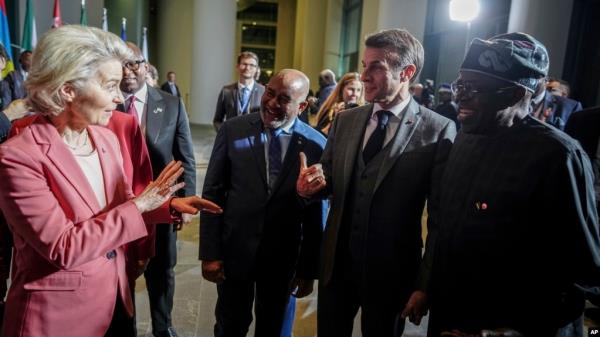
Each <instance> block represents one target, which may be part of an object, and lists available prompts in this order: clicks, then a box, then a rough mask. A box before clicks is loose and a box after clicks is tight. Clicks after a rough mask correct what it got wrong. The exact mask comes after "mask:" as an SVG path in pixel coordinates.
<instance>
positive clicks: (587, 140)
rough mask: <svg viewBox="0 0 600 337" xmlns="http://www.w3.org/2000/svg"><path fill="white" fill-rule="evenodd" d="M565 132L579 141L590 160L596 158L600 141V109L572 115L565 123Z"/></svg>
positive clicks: (591, 109) (595, 108)
mask: <svg viewBox="0 0 600 337" xmlns="http://www.w3.org/2000/svg"><path fill="white" fill-rule="evenodd" d="M565 132H566V133H567V134H569V136H571V137H573V138H575V139H577V140H578V141H579V143H580V144H581V147H583V149H584V150H585V152H586V153H587V155H588V157H590V159H592V160H593V159H594V158H596V151H597V150H598V140H600V107H593V108H589V109H585V110H582V111H578V112H577V113H574V114H573V115H572V116H571V118H569V121H568V122H567V126H566V127H565Z"/></svg>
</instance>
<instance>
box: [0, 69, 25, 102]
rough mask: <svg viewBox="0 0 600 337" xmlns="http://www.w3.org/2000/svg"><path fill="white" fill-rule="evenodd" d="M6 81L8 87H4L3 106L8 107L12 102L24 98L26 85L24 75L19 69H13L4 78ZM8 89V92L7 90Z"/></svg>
mask: <svg viewBox="0 0 600 337" xmlns="http://www.w3.org/2000/svg"><path fill="white" fill-rule="evenodd" d="M2 81H3V82H5V83H6V86H7V88H6V89H5V88H2V108H3V109H4V108H6V107H7V106H8V104H10V102H12V101H14V100H16V99H20V98H24V97H25V96H26V92H25V86H24V84H23V82H24V80H23V75H21V72H20V71H19V70H18V69H15V70H14V71H11V72H10V73H8V75H6V77H5V78H4V79H3V80H2ZM6 90H8V91H7V92H5V91H6Z"/></svg>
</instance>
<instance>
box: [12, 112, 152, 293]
mask: <svg viewBox="0 0 600 337" xmlns="http://www.w3.org/2000/svg"><path fill="white" fill-rule="evenodd" d="M38 117H40V115H37V114H36V115H32V116H27V117H24V118H21V119H18V120H16V121H15V122H13V124H12V127H11V128H10V134H9V138H12V137H14V136H16V135H18V134H20V133H21V132H22V131H23V129H25V128H26V127H28V126H29V125H31V123H33V122H35V120H36V119H37V118H38ZM106 127H107V128H109V129H110V130H111V131H112V132H114V133H115V135H116V136H117V139H118V140H119V147H120V149H121V157H122V158H123V169H124V170H125V177H126V178H127V181H128V183H129V185H130V186H131V189H132V190H133V194H135V195H138V194H140V193H142V191H143V190H144V188H146V186H148V184H149V183H150V181H152V164H151V162H150V155H149V154H148V148H147V147H146V140H145V137H144V134H143V133H142V130H141V129H140V127H139V125H138V121H137V119H136V118H135V117H134V116H133V115H129V114H126V113H124V112H120V111H117V110H115V111H113V112H112V116H111V117H110V120H109V122H108V125H107V126H106ZM146 230H147V231H148V235H147V236H145V237H143V238H140V239H138V240H136V241H133V242H130V243H128V244H127V245H126V246H125V250H126V254H125V255H126V259H127V274H128V276H129V285H130V286H131V285H132V284H135V274H136V273H137V269H138V268H139V267H138V263H137V262H138V261H139V260H145V259H149V258H151V257H153V256H154V248H155V241H156V239H155V230H154V225H152V224H147V225H146Z"/></svg>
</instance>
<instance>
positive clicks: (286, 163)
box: [270, 120, 306, 196]
mask: <svg viewBox="0 0 600 337" xmlns="http://www.w3.org/2000/svg"><path fill="white" fill-rule="evenodd" d="M291 131H292V137H291V138H290V144H289V145H288V148H287V151H286V152H285V158H284V159H283V164H282V165H281V172H280V173H279V177H277V181H276V182H275V185H274V186H273V190H272V191H271V194H270V195H271V196H272V195H274V194H275V192H277V190H278V189H279V187H280V186H281V184H282V183H283V181H284V180H285V178H286V177H287V176H288V175H289V173H290V171H291V170H292V169H293V167H294V165H296V166H299V165H300V163H299V161H298V160H299V159H298V156H299V153H300V151H302V149H303V148H304V144H305V143H306V138H305V137H304V135H303V134H304V125H302V123H299V120H296V122H295V124H294V127H293V128H292V130H291Z"/></svg>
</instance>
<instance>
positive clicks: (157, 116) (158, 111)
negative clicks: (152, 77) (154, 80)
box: [145, 86, 167, 144]
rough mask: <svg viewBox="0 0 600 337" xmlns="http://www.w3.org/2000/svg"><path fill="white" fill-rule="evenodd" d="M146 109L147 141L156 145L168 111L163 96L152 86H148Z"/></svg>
mask: <svg viewBox="0 0 600 337" xmlns="http://www.w3.org/2000/svg"><path fill="white" fill-rule="evenodd" d="M146 107H147V109H146V117H145V118H146V140H147V141H148V142H149V143H151V144H156V142H157V141H158V137H159V136H160V131H161V129H162V123H163V120H164V119H165V117H166V114H167V109H166V106H165V102H164V100H163V98H162V96H161V95H160V94H159V93H158V92H157V91H156V89H154V88H152V87H150V86H148V99H147V102H146Z"/></svg>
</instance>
